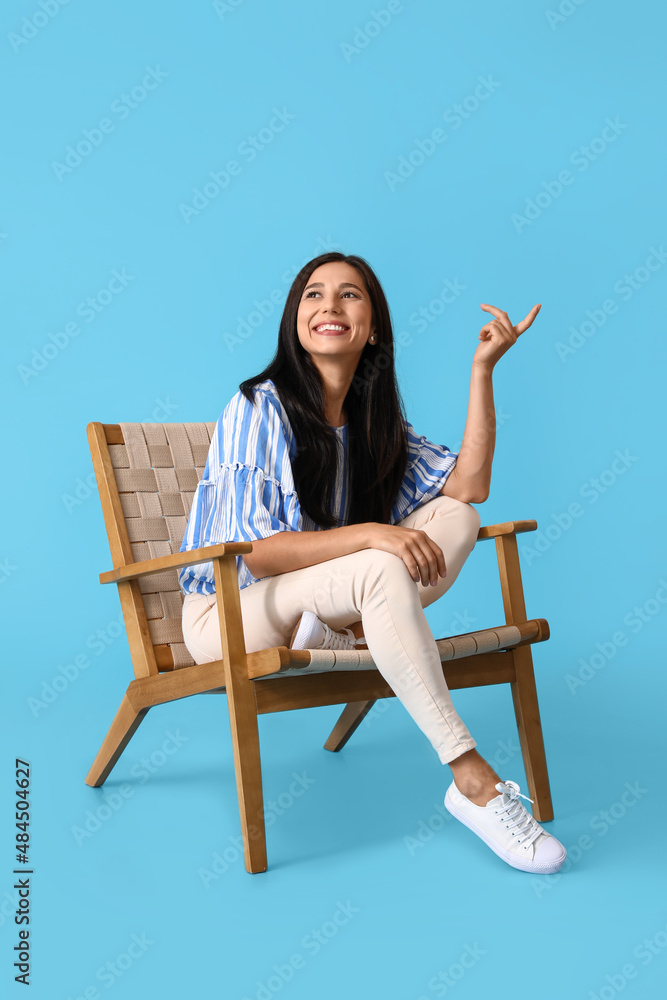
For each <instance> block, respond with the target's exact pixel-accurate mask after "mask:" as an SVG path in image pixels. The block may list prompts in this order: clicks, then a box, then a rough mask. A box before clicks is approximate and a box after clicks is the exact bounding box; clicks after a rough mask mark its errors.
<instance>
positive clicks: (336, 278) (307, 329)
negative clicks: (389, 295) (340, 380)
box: [297, 261, 375, 372]
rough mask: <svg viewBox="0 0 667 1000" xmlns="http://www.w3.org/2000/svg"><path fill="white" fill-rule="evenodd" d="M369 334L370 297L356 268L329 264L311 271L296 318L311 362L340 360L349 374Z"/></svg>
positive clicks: (298, 331)
mask: <svg viewBox="0 0 667 1000" xmlns="http://www.w3.org/2000/svg"><path fill="white" fill-rule="evenodd" d="M373 332H375V327H374V325H373V310H372V308H371V300H370V296H369V294H368V292H367V291H366V286H365V284H364V279H363V277H362V276H361V274H360V273H359V271H357V269H356V267H352V265H351V264H346V263H344V262H343V261H331V262H330V263H328V264H321V265H320V267H317V268H315V270H314V271H313V273H312V274H311V276H310V278H309V279H308V283H307V284H306V287H305V289H304V291H303V294H302V296H301V301H300V303H299V311H298V314H297V334H298V337H299V342H300V343H301V346H302V347H303V348H304V350H306V351H308V353H309V354H310V355H311V356H312V357H313V360H316V359H317V358H318V357H320V358H322V360H323V361H324V359H325V358H327V357H328V358H332V359H333V358H341V359H343V358H344V359H345V360H346V362H347V364H348V365H349V366H350V367H351V372H353V371H354V368H355V367H356V364H357V362H358V360H359V357H360V356H361V352H362V351H363V349H364V347H365V346H366V343H367V341H368V338H369V336H370V335H371V333H373ZM325 364H326V362H325Z"/></svg>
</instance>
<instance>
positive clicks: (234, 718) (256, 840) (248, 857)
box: [227, 684, 267, 874]
mask: <svg viewBox="0 0 667 1000" xmlns="http://www.w3.org/2000/svg"><path fill="white" fill-rule="evenodd" d="M228 694H229V688H228ZM251 699H252V701H251ZM227 700H228V703H229V720H230V724H231V730H232V747H233V751H234V771H235V773H236V791H237V795H238V800H239V813H240V817H241V833H242V835H243V853H244V858H245V867H246V871H248V872H250V873H252V874H255V873H257V872H265V871H266V869H267V857H266V827H265V823H264V797H263V794H262V764H261V759H260V752H259V728H258V725H257V707H256V704H255V692H254V690H253V688H252V685H251V684H250V685H248V687H246V688H245V689H243V690H242V691H238V690H237V691H236V692H235V696H234V699H233V701H232V699H230V698H229V697H228V699H227Z"/></svg>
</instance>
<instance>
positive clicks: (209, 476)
mask: <svg viewBox="0 0 667 1000" xmlns="http://www.w3.org/2000/svg"><path fill="white" fill-rule="evenodd" d="M254 398H255V405H254V406H253V405H252V404H251V403H250V402H249V401H248V400H247V399H246V398H245V396H244V395H243V393H242V392H241V390H240V389H239V391H238V392H237V393H236V394H235V395H234V396H233V397H232V398H231V400H230V401H229V403H228V404H227V406H226V407H225V409H224V410H223V412H222V413H221V415H220V417H219V418H218V421H217V423H216V426H215V430H214V432H213V437H212V439H211V446H210V448H209V452H208V457H207V459H206V467H205V469H204V473H203V476H202V478H201V480H200V482H199V484H198V486H197V489H196V491H195V495H194V498H193V502H192V507H191V509H190V515H189V518H188V522H187V527H186V530H185V536H184V538H183V541H182V543H181V548H180V551H181V552H185V551H187V550H189V549H199V548H203V547H204V546H206V545H215V544H217V543H218V542H241V541H256V540H258V539H260V538H266V537H268V536H269V535H273V534H275V533H276V532H278V531H318V530H319V531H322V530H326V529H323V528H322V527H321V526H320V525H317V524H315V523H314V522H313V521H312V520H311V518H310V517H309V516H308V515H307V514H306V512H305V511H302V510H301V507H300V504H299V498H298V496H297V493H296V489H295V486H294V479H293V477H292V459H293V457H294V456H295V454H296V440H295V438H294V433H293V431H292V428H291V426H290V423H289V419H288V417H287V413H286V412H285V410H284V408H283V406H282V404H281V402H280V399H279V397H278V393H277V390H276V387H275V385H274V383H273V381H272V379H266V380H265V381H264V382H260V383H259V385H257V386H256V387H255V397H254ZM405 425H406V428H407V432H408V464H407V469H406V473H405V478H404V480H403V483H402V485H401V488H400V490H399V492H398V496H397V497H396V501H395V503H394V506H393V508H392V511H391V515H390V519H389V524H396V523H398V522H399V521H401V520H402V519H403V518H405V517H407V516H408V514H411V513H412V511H413V510H415V509H416V508H417V507H419V505H420V504H422V503H425V502H426V501H427V500H431V499H432V498H433V497H435V496H437V494H438V493H439V492H440V490H441V489H442V487H443V485H444V483H445V480H446V479H447V477H448V475H449V474H450V472H451V471H452V469H453V468H454V466H455V465H456V460H457V458H458V454H457V453H456V452H452V451H450V450H449V448H447V446H446V445H439V444H433V443H432V442H430V441H428V440H427V439H426V438H425V437H424V436H423V435H422V436H419V435H417V434H416V433H415V431H414V428H413V427H412V425H411V424H409V423H408V422H407V421H405ZM335 431H336V436H337V439H338V442H339V462H338V469H337V474H336V484H335V488H334V498H333V501H334V502H333V504H332V512H333V514H334V515H335V516H336V517H338V518H339V522H340V523H341V524H346V523H347V520H346V519H347V516H348V509H349V498H348V493H347V478H348V464H347V424H344V425H343V426H342V427H336V428H335ZM236 568H237V572H238V578H239V589H241V590H243V588H244V587H248V586H249V585H250V584H251V583H256V582H257V581H258V579H266V578H265V577H261V578H257V577H254V576H253V575H252V574H251V572H250V570H249V569H248V567H247V566H246V564H245V562H244V560H243V556H237V557H236ZM178 582H179V584H180V586H181V589H182V590H183V593H184V594H189V593H193V592H196V593H199V594H213V593H214V592H215V579H214V575H213V563H212V562H206V563H200V564H199V565H198V566H188V567H186V568H185V569H182V570H181V571H180V572H179V574H178Z"/></svg>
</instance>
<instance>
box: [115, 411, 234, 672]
mask: <svg viewBox="0 0 667 1000" xmlns="http://www.w3.org/2000/svg"><path fill="white" fill-rule="evenodd" d="M120 429H121V431H122V434H123V442H124V443H123V444H122V445H118V444H116V445H110V447H109V454H110V456H111V462H112V465H113V468H114V473H115V476H116V483H117V485H118V491H119V493H120V500H121V505H122V508H123V514H124V515H125V523H126V525H127V532H128V536H129V539H130V544H131V546H132V555H133V557H134V559H135V560H136V561H137V562H139V561H141V560H143V559H155V558H157V557H158V556H167V555H173V554H174V553H176V552H178V551H179V550H180V547H181V542H182V541H183V536H184V534H185V528H186V525H187V519H188V515H189V513H190V507H191V505H192V499H193V496H194V492H195V490H196V488H197V483H198V482H199V480H200V479H201V477H202V475H203V472H204V467H205V465H206V458H207V455H208V450H209V446H210V443H211V436H212V434H213V431H214V429H215V423H214V422H211V423H199V424H130V423H121V424H120ZM139 588H140V590H141V593H142V595H143V598H144V606H145V609H146V616H147V618H148V627H149V629H150V633H151V639H152V641H153V644H154V645H162V644H167V645H169V647H170V648H171V653H172V657H173V660H174V666H175V667H187V666H192V665H193V664H194V660H193V659H192V657H191V656H190V654H189V653H188V651H187V648H186V646H185V643H184V642H183V632H182V629H181V614H182V608H183V595H182V593H181V589H180V587H179V585H178V571H177V570H165V571H164V572H161V573H153V574H152V575H151V576H144V577H141V578H140V580H139Z"/></svg>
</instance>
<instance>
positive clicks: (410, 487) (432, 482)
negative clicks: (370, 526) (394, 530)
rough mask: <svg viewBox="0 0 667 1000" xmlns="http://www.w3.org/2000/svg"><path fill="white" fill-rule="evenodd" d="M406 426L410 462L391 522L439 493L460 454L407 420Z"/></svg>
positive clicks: (398, 519)
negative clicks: (420, 431)
mask: <svg viewBox="0 0 667 1000" xmlns="http://www.w3.org/2000/svg"><path fill="white" fill-rule="evenodd" d="M406 429H407V432H408V464H407V468H406V471H405V477H404V479H403V483H402V485H401V488H400V490H399V492H398V496H397V498H396V501H395V503H394V506H393V508H392V512H391V517H390V519H389V523H390V524H396V523H397V522H398V521H401V520H402V519H403V518H404V517H407V516H408V514H411V513H412V512H413V510H416V508H417V507H419V506H420V505H421V504H423V503H426V502H427V501H428V500H432V499H433V498H434V497H436V496H437V495H438V493H439V492H440V490H441V489H442V487H443V486H444V485H445V482H446V480H447V477H448V476H449V474H450V472H451V471H452V469H453V468H454V466H455V465H456V460H457V458H458V457H459V456H458V452H454V451H450V449H449V448H448V447H447V445H445V444H434V443H433V442H432V441H429V440H428V438H426V437H425V436H424V435H423V434H422V435H419V434H417V433H416V432H415V429H414V427H413V426H412V424H410V423H408V422H407V421H406Z"/></svg>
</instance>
